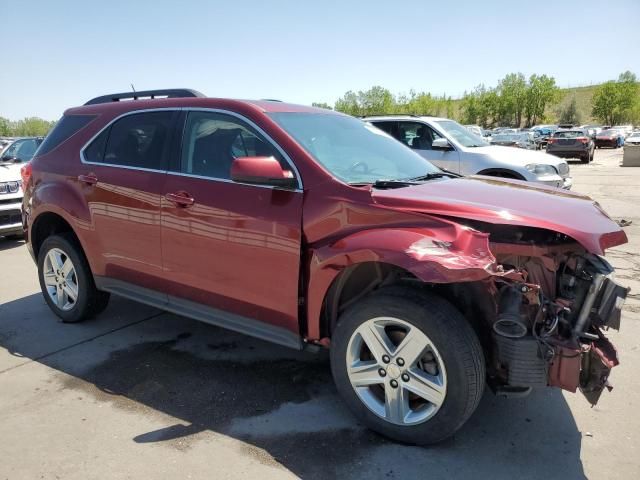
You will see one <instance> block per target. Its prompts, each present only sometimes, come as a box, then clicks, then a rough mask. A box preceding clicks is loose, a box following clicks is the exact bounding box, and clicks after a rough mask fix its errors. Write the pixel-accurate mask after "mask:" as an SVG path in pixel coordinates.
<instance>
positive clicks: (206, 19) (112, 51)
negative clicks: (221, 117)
mask: <svg viewBox="0 0 640 480" xmlns="http://www.w3.org/2000/svg"><path fill="white" fill-rule="evenodd" d="M0 7H1V8H0V18H2V38H3V45H4V47H5V48H4V49H3V56H2V57H3V59H2V60H3V66H2V67H0V116H3V117H8V118H10V119H13V120H15V119H19V118H22V117H25V116H41V117H43V118H46V119H56V118H58V117H59V116H60V115H61V114H62V112H63V111H64V109H65V108H67V107H70V106H74V105H78V104H81V103H84V102H85V101H86V100H88V99H89V98H91V97H94V96H97V95H101V94H105V93H112V92H119V91H128V90H129V89H130V87H129V85H130V84H131V83H133V84H134V85H135V87H136V89H137V90H144V89H152V88H166V87H190V88H195V89H197V90H200V91H202V92H203V93H205V94H207V95H209V96H220V97H237V98H278V99H282V100H286V101H290V102H295V103H303V104H310V103H311V102H312V101H324V102H328V103H331V104H333V102H334V101H335V100H336V98H338V97H340V96H341V95H342V94H344V92H346V91H347V90H356V91H357V90H361V89H367V88H369V87H371V86H373V85H382V86H384V87H386V88H389V89H390V90H392V92H394V93H399V92H407V91H408V90H409V89H411V88H413V89H416V90H425V91H430V92H432V93H437V94H441V93H445V92H446V93H447V94H450V95H453V96H460V95H461V94H462V93H463V92H464V91H465V89H466V90H470V89H472V88H473V87H474V86H475V85H477V84H479V83H485V84H487V85H494V84H495V83H496V81H497V80H498V79H500V78H502V77H503V76H504V75H505V74H507V73H510V72H516V71H521V72H523V73H525V74H526V75H529V74H532V73H546V74H548V75H552V76H554V77H555V78H556V81H557V82H558V84H559V85H560V86H567V85H576V84H585V83H590V82H599V81H603V80H607V79H612V78H616V77H617V75H618V74H619V73H620V72H622V71H624V70H632V71H634V72H635V73H637V74H638V75H640V55H639V54H638V48H639V47H640V27H639V26H638V25H639V24H638V19H640V0H614V1H611V2H610V1H607V0H600V1H591V0H580V1H573V0H571V1H569V0H563V1H558V2H554V1H551V0H546V1H545V0H543V1H527V2H514V1H513V0H510V1H504V2H503V1H491V0H485V1H458V2H457V1H453V0H449V1H446V2H443V1H437V2H427V1H420V0H413V1H406V2H402V1H397V0H395V1H378V0H368V1H348V0H342V1H333V0H322V1H315V2H310V1H303V0H298V1H284V0H283V1H278V0H270V1H258V0H244V1H238V0H234V1H232V0H227V1H215V0H211V1H188V0H181V1H180V2H178V1H172V2H169V1H165V0H156V1H136V2H134V1H133V0H131V1H129V2H125V1H119V0H109V1H90V0H85V1H71V0H55V1H31V0H18V1H12V0H0Z"/></svg>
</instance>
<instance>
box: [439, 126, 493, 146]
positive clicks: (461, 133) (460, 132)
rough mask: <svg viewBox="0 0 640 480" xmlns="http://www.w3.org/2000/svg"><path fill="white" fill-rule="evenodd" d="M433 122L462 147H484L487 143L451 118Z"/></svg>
mask: <svg viewBox="0 0 640 480" xmlns="http://www.w3.org/2000/svg"><path fill="white" fill-rule="evenodd" d="M435 123H437V124H438V125H439V126H440V128H442V130H444V131H445V132H446V133H447V134H448V135H450V136H451V137H453V139H454V140H455V141H456V142H458V143H459V144H460V145H462V146H463V147H484V146H486V145H489V144H488V143H487V142H485V141H484V140H483V139H482V137H480V136H478V135H476V134H475V133H473V132H471V131H469V129H467V128H466V127H463V126H462V125H460V124H459V123H458V122H454V121H453V120H436V122H435Z"/></svg>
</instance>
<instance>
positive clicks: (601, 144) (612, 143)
mask: <svg viewBox="0 0 640 480" xmlns="http://www.w3.org/2000/svg"><path fill="white" fill-rule="evenodd" d="M618 145H619V141H618V140H596V147H611V148H615V147H617V146H618Z"/></svg>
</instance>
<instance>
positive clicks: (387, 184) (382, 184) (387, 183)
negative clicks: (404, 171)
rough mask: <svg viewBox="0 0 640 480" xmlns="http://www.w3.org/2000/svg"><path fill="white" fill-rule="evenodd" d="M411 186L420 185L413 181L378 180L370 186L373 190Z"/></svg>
mask: <svg viewBox="0 0 640 480" xmlns="http://www.w3.org/2000/svg"><path fill="white" fill-rule="evenodd" d="M412 185H420V182H419V181H417V180H415V179H409V180H401V179H400V180H385V179H380V180H376V181H375V182H373V183H372V184H371V186H372V187H373V188H400V187H410V186H412Z"/></svg>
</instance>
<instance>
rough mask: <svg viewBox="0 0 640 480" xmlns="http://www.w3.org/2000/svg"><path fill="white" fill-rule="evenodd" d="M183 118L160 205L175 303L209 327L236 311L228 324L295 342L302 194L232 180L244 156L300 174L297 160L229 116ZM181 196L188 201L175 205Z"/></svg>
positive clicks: (245, 122) (166, 270)
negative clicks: (268, 330)
mask: <svg viewBox="0 0 640 480" xmlns="http://www.w3.org/2000/svg"><path fill="white" fill-rule="evenodd" d="M185 116H186V118H185V124H184V135H183V138H182V143H181V146H180V148H179V149H178V152H179V153H178V154H177V158H176V159H175V160H176V161H175V162H174V163H173V164H172V165H171V168H170V172H169V173H168V175H167V181H166V183H165V184H164V189H163V194H164V197H163V199H162V252H163V267H164V276H165V278H166V280H167V281H168V282H170V284H171V285H170V288H169V290H168V293H169V295H170V296H169V302H170V303H173V304H174V305H176V306H178V307H179V308H181V309H185V308H188V309H191V311H193V310H194V309H198V311H199V312H202V314H203V315H204V318H202V319H203V320H207V318H209V317H208V315H211V316H213V317H216V318H218V317H219V315H220V313H221V312H222V313H225V312H226V313H230V314H232V315H233V317H232V318H231V319H230V320H229V322H231V323H229V322H226V323H225V324H224V325H225V326H227V327H229V328H234V329H236V330H240V331H245V332H246V333H252V334H254V335H257V336H263V337H266V336H267V335H261V334H256V332H255V330H254V331H252V332H249V330H250V328H253V327H252V325H255V324H254V323H253V321H255V320H258V321H260V322H262V323H264V324H267V325H269V326H272V327H275V330H278V329H279V330H284V331H286V332H288V334H289V335H292V334H294V335H292V337H291V338H293V337H294V336H295V339H296V340H297V339H298V335H299V333H300V332H299V326H298V296H299V295H298V284H299V277H300V255H301V249H300V245H301V221H302V199H303V194H302V190H301V189H296V190H282V189H278V188H274V187H270V186H264V185H263V186H258V185H250V184H240V183H235V182H233V181H232V180H231V179H230V167H231V163H232V162H233V160H234V158H237V157H244V156H273V157H275V158H277V159H278V160H279V161H280V162H281V164H282V165H283V167H285V168H287V169H289V170H292V168H291V165H289V162H290V161H289V160H288V159H287V158H286V157H285V155H284V153H283V151H282V150H281V149H279V148H278V147H277V146H276V145H275V143H274V142H272V141H271V140H270V139H269V138H267V136H266V135H265V134H264V133H263V132H262V131H260V130H259V128H258V127H257V126H256V125H254V124H252V123H251V122H249V121H248V120H246V119H244V118H241V117H239V116H237V115H235V114H233V113H231V112H220V111H190V112H187V113H186V114H185ZM298 181H299V182H300V179H298ZM176 196H178V197H181V198H184V199H190V200H186V201H181V202H178V203H176ZM185 300H186V301H187V302H195V304H194V303H185V302H184V301H185ZM198 305H200V306H202V307H204V309H202V310H200V309H199V307H198ZM224 318H227V319H229V317H224ZM258 329H259V327H258ZM275 330H274V331H275ZM270 340H271V341H275V342H279V343H286V341H282V340H281V338H270Z"/></svg>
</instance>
